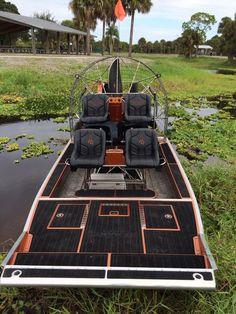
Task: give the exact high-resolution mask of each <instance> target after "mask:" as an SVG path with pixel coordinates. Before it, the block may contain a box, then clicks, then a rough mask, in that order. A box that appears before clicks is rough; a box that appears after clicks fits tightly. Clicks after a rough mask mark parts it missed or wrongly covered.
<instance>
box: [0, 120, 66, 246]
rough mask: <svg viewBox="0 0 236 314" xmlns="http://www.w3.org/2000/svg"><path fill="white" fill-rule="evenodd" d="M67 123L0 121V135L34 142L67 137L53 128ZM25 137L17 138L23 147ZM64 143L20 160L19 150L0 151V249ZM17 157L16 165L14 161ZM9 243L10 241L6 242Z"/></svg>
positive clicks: (17, 230)
mask: <svg viewBox="0 0 236 314" xmlns="http://www.w3.org/2000/svg"><path fill="white" fill-rule="evenodd" d="M66 125H67V124H62V123H60V124H56V123H53V122H52V121H27V122H16V123H7V124H0V136H1V137H2V136H7V137H10V138H13V137H15V136H17V135H19V134H22V133H27V134H31V135H34V137H35V140H36V141H45V142H47V141H48V139H49V138H50V137H54V138H55V139H61V140H63V139H64V140H66V139H69V133H64V132H59V131H57V129H58V128H59V127H62V126H66ZM30 141H32V140H28V139H25V138H23V139H19V140H18V141H17V142H18V143H19V145H20V147H22V146H26V145H27V144H28V143H29V142H30ZM63 146H64V144H62V143H60V142H59V145H58V146H54V145H53V144H50V147H51V148H52V149H53V150H54V153H53V154H49V155H48V159H45V156H40V157H33V158H30V159H25V160H21V159H20V156H21V153H22V151H15V152H10V153H8V152H5V151H4V152H1V153H0V178H1V180H0V249H1V243H3V242H4V241H6V240H8V239H13V240H14V241H15V240H16V239H17V237H18V236H19V235H20V233H21V232H22V230H23V226H24V223H25V221H26V218H27V216H28V213H29V210H30V207H31V205H32V203H33V200H34V198H35V196H36V193H37V192H38V190H39V188H40V186H41V184H42V182H43V180H44V179H45V177H46V175H47V173H48V172H49V170H50V168H51V167H52V165H53V163H54V162H55V160H56V159H57V158H58V155H57V152H58V151H59V150H61V149H62V148H63ZM16 159H18V160H19V161H20V163H19V164H14V160H16ZM10 242H11V241H10Z"/></svg>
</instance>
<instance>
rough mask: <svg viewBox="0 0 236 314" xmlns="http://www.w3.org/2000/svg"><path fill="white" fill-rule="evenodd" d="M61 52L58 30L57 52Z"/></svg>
mask: <svg viewBox="0 0 236 314" xmlns="http://www.w3.org/2000/svg"><path fill="white" fill-rule="evenodd" d="M60 53H61V48H60V32H57V54H60Z"/></svg>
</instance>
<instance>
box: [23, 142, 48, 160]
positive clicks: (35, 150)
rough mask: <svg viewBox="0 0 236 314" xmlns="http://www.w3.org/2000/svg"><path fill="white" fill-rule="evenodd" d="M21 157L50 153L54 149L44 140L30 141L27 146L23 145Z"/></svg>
mask: <svg viewBox="0 0 236 314" xmlns="http://www.w3.org/2000/svg"><path fill="white" fill-rule="evenodd" d="M22 150H23V154H22V155H21V159H25V158H31V157H39V156H41V155H47V154H52V153H53V152H54V151H53V150H52V149H51V148H50V147H49V146H48V145H47V144H46V143H45V142H36V141H33V142H31V143H30V144H29V145H28V146H26V147H23V148H22Z"/></svg>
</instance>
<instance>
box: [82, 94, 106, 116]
mask: <svg viewBox="0 0 236 314" xmlns="http://www.w3.org/2000/svg"><path fill="white" fill-rule="evenodd" d="M107 101H108V97H107V96H106V95H104V94H94V95H86V96H84V97H83V109H84V116H86V117H103V116H105V115H107V113H108V103H107Z"/></svg>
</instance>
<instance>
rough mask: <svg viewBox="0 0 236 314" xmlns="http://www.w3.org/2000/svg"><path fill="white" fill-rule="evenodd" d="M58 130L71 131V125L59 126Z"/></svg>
mask: <svg viewBox="0 0 236 314" xmlns="http://www.w3.org/2000/svg"><path fill="white" fill-rule="evenodd" d="M57 131H59V132H70V127H68V126H65V127H61V128H58V129H57Z"/></svg>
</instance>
